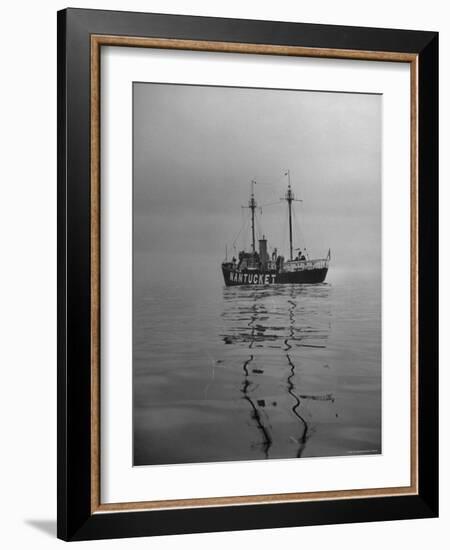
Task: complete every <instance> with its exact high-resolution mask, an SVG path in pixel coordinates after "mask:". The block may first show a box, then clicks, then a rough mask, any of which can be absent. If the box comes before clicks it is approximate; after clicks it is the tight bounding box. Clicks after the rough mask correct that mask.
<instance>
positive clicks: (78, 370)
mask: <svg viewBox="0 0 450 550" xmlns="http://www.w3.org/2000/svg"><path fill="white" fill-rule="evenodd" d="M57 22H58V128H57V132H58V427H57V428H58V532H57V535H58V537H59V538H61V539H64V540H87V539H101V538H113V537H136V536H149V535H164V534H179V533H200V532H207V531H228V530H241V529H260V528H276V527H289V526H301V525H322V524H329V523H348V522H367V521H386V520H398V519H411V518H430V517H436V516H437V515H438V34H437V33H435V32H423V31H409V30H392V29H376V28H360V27H344V26H332V25H313V24H301V23H281V22H273V21H252V20H239V19H236V20H235V19H221V18H209V17H192V16H174V15H163V14H148V13H130V12H114V11H101V10H85V9H66V10H62V11H60V12H58V19H57ZM92 35H114V36H132V37H154V38H170V39H181V40H195V41H218V42H231V43H246V44H265V45H267V44H268V45H280V46H301V47H305V48H329V49H339V50H353V51H369V52H370V51H377V52H403V53H410V54H415V55H417V56H418V57H417V59H418V118H417V125H418V173H419V178H418V220H419V223H418V243H419V246H418V276H419V285H418V319H417V322H418V338H419V347H418V353H419V357H418V362H419V370H418V373H419V375H418V381H417V383H418V480H419V482H418V494H416V495H407V496H393V497H378V498H343V499H339V500H316V501H310V502H285V503H264V504H249V505H228V506H217V507H214V506H205V507H192V508H175V509H157V510H150V511H126V510H125V511H121V512H114V513H108V512H102V513H92V507H91V486H92V483H93V479H92V475H93V474H92V469H91V439H90V435H89V434H90V433H91V368H90V365H91V352H92V349H91V280H90V272H91V261H92V257H91V249H90V238H91V227H90V222H89V221H90V216H91V203H90V181H91V180H90V178H91V173H90V158H91V149H90V128H91V119H90V117H91V114H90V101H91V100H90V82H91V80H90V79H91V76H90V75H91V73H90V63H91V51H90V49H91V36H92Z"/></svg>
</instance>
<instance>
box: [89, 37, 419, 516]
mask: <svg viewBox="0 0 450 550" xmlns="http://www.w3.org/2000/svg"><path fill="white" fill-rule="evenodd" d="M90 46H91V55H90V63H91V66H90V78H91V84H90V117H91V124H90V138H91V143H90V153H91V159H90V177H91V192H90V196H91V223H90V228H91V239H90V243H91V244H90V246H91V274H90V280H91V472H90V473H91V514H98V513H108V512H121V511H144V510H148V511H151V510H165V509H183V508H202V507H218V506H230V505H233V506H236V505H239V506H242V505H251V504H275V503H283V502H286V503H288V502H308V501H319V500H342V499H349V498H352V499H361V498H367V497H371V498H380V497H388V496H389V497H395V496H407V495H411V496H413V495H418V493H419V491H418V488H419V479H418V471H419V464H418V447H419V442H418V391H419V389H418V380H419V376H418V368H419V364H418V328H419V327H418V291H419V287H418V268H419V264H418V246H419V242H418V237H419V232H418V181H419V180H418V95H419V89H418V71H419V63H418V59H419V55H418V54H415V53H414V54H411V53H402V52H382V51H366V50H343V49H331V48H309V47H302V46H279V45H269V44H267V45H266V44H250V43H235V42H214V41H198V40H180V39H166V38H142V37H132V36H115V35H98V34H92V35H91V44H90ZM101 46H122V47H145V48H164V49H174V50H192V51H208V52H223V53H247V54H258V55H278V56H296V57H319V58H330V59H353V60H371V61H390V62H400V63H409V64H410V71H411V76H410V90H411V94H410V99H411V105H410V113H411V115H410V128H411V135H410V151H411V175H410V179H411V199H410V208H411V214H410V223H411V269H410V274H411V275H410V281H411V391H410V400H411V404H410V408H411V429H410V431H411V438H410V439H411V464H410V471H411V484H410V486H405V487H390V488H389V487H388V488H377V489H373V488H372V489H370V488H368V489H353V490H340V491H317V492H309V493H282V494H267V495H251V496H250V495H248V496H232V497H210V498H197V499H176V500H175V499H174V500H155V501H142V502H120V503H108V504H102V503H101V496H100V495H101V492H100V477H101V476H100V269H101V266H100V192H101V190H100V49H101Z"/></svg>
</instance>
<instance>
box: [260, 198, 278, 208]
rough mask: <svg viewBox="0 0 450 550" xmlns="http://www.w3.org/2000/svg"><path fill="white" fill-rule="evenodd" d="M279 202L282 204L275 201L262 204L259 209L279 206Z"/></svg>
mask: <svg viewBox="0 0 450 550" xmlns="http://www.w3.org/2000/svg"><path fill="white" fill-rule="evenodd" d="M281 202H282V201H281V200H277V201H275V202H268V203H266V204H262V205H261V207H260V208H264V207H266V206H273V205H274V204H281Z"/></svg>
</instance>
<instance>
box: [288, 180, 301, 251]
mask: <svg viewBox="0 0 450 550" xmlns="http://www.w3.org/2000/svg"><path fill="white" fill-rule="evenodd" d="M284 175H285V176H287V177H288V188H287V191H286V195H285V196H284V200H286V201H287V203H288V207H289V258H290V259H291V260H292V259H293V242H292V202H293V201H298V202H302V201H301V200H299V199H296V198H295V196H294V193H293V191H292V188H291V171H290V170H286V172H285V173H284Z"/></svg>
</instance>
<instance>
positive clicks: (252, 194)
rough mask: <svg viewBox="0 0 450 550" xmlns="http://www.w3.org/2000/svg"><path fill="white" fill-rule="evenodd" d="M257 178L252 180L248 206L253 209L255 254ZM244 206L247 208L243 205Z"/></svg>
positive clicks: (254, 249) (253, 244) (253, 250)
mask: <svg viewBox="0 0 450 550" xmlns="http://www.w3.org/2000/svg"><path fill="white" fill-rule="evenodd" d="M255 183H256V181H255V180H252V182H251V192H250V200H249V201H248V208H250V210H251V211H252V252H253V254H254V253H255V252H256V248H255V210H256V208H257V206H258V205H257V203H256V200H255ZM242 208H246V207H245V206H243V207H242Z"/></svg>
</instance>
